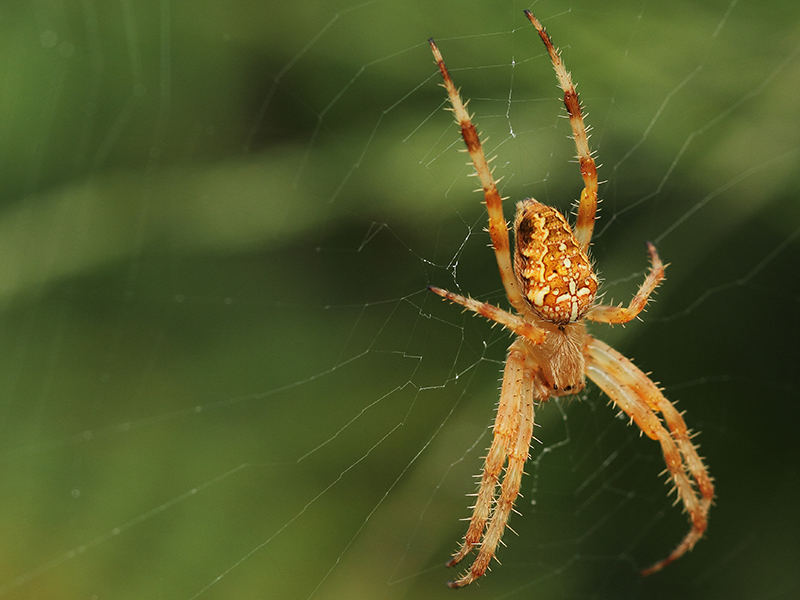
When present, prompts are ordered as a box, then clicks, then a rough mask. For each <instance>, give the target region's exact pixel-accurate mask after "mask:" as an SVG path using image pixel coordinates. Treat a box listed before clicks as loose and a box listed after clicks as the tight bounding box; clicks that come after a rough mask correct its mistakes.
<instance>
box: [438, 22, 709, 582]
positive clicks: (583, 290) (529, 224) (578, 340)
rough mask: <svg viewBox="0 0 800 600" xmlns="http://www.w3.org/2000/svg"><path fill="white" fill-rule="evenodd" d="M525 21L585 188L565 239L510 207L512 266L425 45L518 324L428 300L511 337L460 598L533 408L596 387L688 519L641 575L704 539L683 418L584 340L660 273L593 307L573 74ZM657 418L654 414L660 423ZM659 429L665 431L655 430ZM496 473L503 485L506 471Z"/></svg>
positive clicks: (497, 210)
mask: <svg viewBox="0 0 800 600" xmlns="http://www.w3.org/2000/svg"><path fill="white" fill-rule="evenodd" d="M525 14H526V16H527V17H528V19H529V20H530V22H531V23H533V26H534V27H536V30H537V31H538V32H539V37H541V38H542V41H543V42H544V45H545V47H546V48H547V52H548V53H549V54H550V58H551V60H552V62H553V67H554V68H555V71H556V76H557V77H558V83H559V86H560V87H561V89H562V90H563V91H564V104H565V105H566V108H567V113H568V114H569V121H570V124H571V126H572V133H573V138H574V139H575V145H576V147H577V151H578V156H577V158H578V160H579V163H580V169H581V176H582V177H583V182H584V189H583V191H582V192H581V197H580V201H579V203H578V217H577V223H576V225H575V229H574V230H573V229H572V228H571V227H570V226H569V224H568V223H567V220H566V219H565V218H564V217H563V216H562V214H561V213H560V212H558V211H557V210H556V209H554V208H551V207H550V206H546V205H544V204H541V203H539V202H537V201H536V200H534V199H532V198H528V199H526V200H523V201H522V202H520V203H518V204H517V215H516V218H515V220H514V235H515V250H514V259H513V266H512V259H511V252H510V245H509V239H508V227H507V225H506V221H505V218H504V217H503V207H502V200H503V199H502V198H501V197H500V195H499V193H498V191H497V184H496V182H495V180H494V178H493V176H492V170H491V169H490V168H489V164H488V161H487V160H486V157H485V155H484V153H483V149H482V147H481V142H480V139H479V137H478V133H477V131H476V129H475V126H474V125H473V124H472V121H471V120H470V116H469V114H468V113H467V110H466V106H465V104H464V103H463V102H462V101H461V97H460V96H459V93H458V91H457V90H456V87H455V85H454V84H453V81H452V79H451V78H450V75H449V73H448V72H447V67H445V64H444V60H443V59H442V55H441V53H440V52H439V49H438V48H437V47H436V44H435V43H434V42H433V40H432V39H431V40H429V42H430V45H431V49H432V50H433V55H434V57H435V58H436V63H437V65H438V66H439V70H440V71H441V73H442V77H443V78H444V87H445V88H446V89H447V93H448V95H449V97H450V103H451V104H452V111H453V113H454V114H455V117H456V121H458V124H459V125H460V127H461V135H462V136H463V138H464V141H465V142H466V145H467V150H468V151H469V155H470V158H471V159H472V163H473V165H474V167H475V171H476V174H477V176H478V178H479V179H480V181H481V185H482V187H483V193H484V197H485V200H486V209H487V212H488V213H489V235H490V236H491V238H492V246H493V247H494V252H495V255H496V257H497V264H498V267H499V268H500V277H501V279H502V281H503V286H504V287H505V292H506V296H507V297H508V301H509V302H510V303H511V306H513V307H514V310H515V311H516V312H515V313H509V312H506V311H504V310H502V309H500V308H497V307H496V306H492V305H490V304H486V303H483V302H478V301H476V300H473V299H471V298H465V297H464V296H460V295H458V294H454V293H452V292H448V291H447V290H443V289H441V288H437V287H433V286H431V287H430V288H429V289H430V290H431V291H433V292H435V293H437V294H439V295H440V296H442V297H443V298H445V299H447V300H449V301H451V302H455V303H457V304H461V305H462V306H464V307H466V308H468V309H469V310H472V311H474V312H476V313H478V314H481V315H483V316H484V317H486V318H488V319H491V320H492V321H495V322H497V323H500V324H501V325H503V326H504V327H506V328H507V329H509V330H511V331H513V332H514V333H515V334H517V337H516V339H515V340H514V342H513V343H512V344H511V347H510V348H509V351H508V359H507V360H506V364H505V371H504V374H503V384H502V388H501V392H500V402H499V404H498V408H497V417H496V419H495V422H494V428H493V430H494V437H493V439H492V444H491V446H490V448H489V451H488V453H487V455H486V459H485V464H484V467H483V474H482V477H481V482H480V487H479V489H478V493H477V499H476V502H475V506H474V507H473V509H474V511H473V513H472V518H471V520H470V524H469V528H468V529H467V533H466V535H465V536H464V541H463V542H462V544H461V547H460V548H459V550H458V551H457V552H456V553H455V554H454V555H453V559H452V560H451V561H450V562H448V563H447V564H448V566H453V565H456V564H457V563H459V562H460V561H461V560H462V559H463V558H464V557H466V556H467V554H469V553H470V551H471V550H473V549H474V548H477V550H478V554H477V557H476V558H475V561H474V562H473V563H472V566H471V567H470V568H469V570H468V571H467V572H466V573H465V574H464V575H463V576H461V578H459V579H457V580H456V581H451V582H449V583H448V585H450V586H451V587H454V588H457V587H462V586H465V585H468V584H470V583H472V582H473V581H475V580H476V579H477V578H479V577H481V576H482V575H484V573H486V570H487V569H488V568H489V563H490V561H491V560H492V557H494V555H495V551H496V549H497V545H498V543H499V542H500V539H501V538H502V536H503V532H504V530H505V528H506V525H507V523H508V517H509V515H510V513H511V509H512V508H513V505H514V501H515V500H516V498H517V496H518V494H519V488H520V480H521V478H522V470H523V467H524V465H525V461H526V460H527V458H528V449H529V447H530V442H531V437H532V435H533V407H534V404H535V403H537V402H544V401H546V400H547V399H548V398H550V397H551V396H565V395H569V394H577V393H578V392H580V391H581V390H582V389H583V388H584V386H585V385H586V380H585V378H586V377H587V376H588V377H589V379H591V380H592V381H594V382H595V383H596V384H597V385H598V387H600V389H602V390H603V391H604V392H605V393H606V394H607V395H608V397H609V398H611V401H612V402H613V403H614V404H615V405H616V406H617V407H618V408H620V409H621V410H622V411H624V412H625V413H626V414H627V415H628V416H630V418H631V420H632V421H633V422H634V423H636V425H638V426H639V428H640V429H641V430H642V431H643V432H644V433H645V435H647V436H648V437H650V438H651V439H654V440H657V441H658V442H659V443H660V444H661V450H662V451H663V453H664V459H665V460H666V463H667V470H666V472H667V473H668V477H669V479H670V480H671V481H672V483H673V485H674V487H675V489H677V493H678V498H679V499H680V500H681V502H683V505H684V507H685V510H686V511H687V512H688V513H689V520H690V522H691V529H690V530H689V533H688V534H687V535H686V537H684V539H683V541H682V542H681V543H680V544H678V546H677V548H675V550H673V551H672V553H671V554H670V555H669V556H668V557H667V558H665V559H663V560H661V561H659V562H657V563H656V564H654V565H653V566H651V567H649V568H647V569H645V570H644V571H642V575H649V574H651V573H654V572H656V571H658V570H660V569H662V568H664V567H665V566H667V565H668V564H670V563H671V562H672V561H674V560H676V559H678V558H679V557H681V556H682V555H683V554H685V553H686V552H687V551H689V550H691V549H692V548H693V547H694V545H695V543H697V541H698V540H699V539H700V538H701V537H702V536H703V532H705V530H706V523H707V517H708V510H709V507H710V506H711V501H712V499H713V497H714V486H713V484H712V483H711V478H710V477H709V475H708V471H706V468H705V466H703V461H702V460H701V458H700V457H699V456H698V454H697V448H696V446H695V445H694V444H693V443H692V434H691V433H690V432H689V430H688V429H687V428H686V423H685V422H684V420H683V417H682V416H681V414H680V413H679V412H678V411H677V410H676V409H675V407H674V406H673V405H672V404H671V403H670V402H669V400H667V399H666V398H665V397H664V395H663V394H662V393H661V391H660V390H659V388H658V386H656V384H655V383H653V382H652V381H651V380H650V379H649V378H648V377H647V375H645V374H644V373H643V372H642V371H640V370H639V369H638V368H637V367H636V366H635V365H634V364H633V363H632V362H631V361H629V360H628V359H627V358H625V357H624V356H622V355H621V354H620V353H618V352H617V351H615V350H614V349H612V348H611V347H610V346H608V345H607V344H605V343H603V342H601V341H600V340H598V339H595V338H594V337H592V336H591V335H589V334H588V333H587V332H586V325H585V320H586V319H588V320H590V321H595V322H599V323H611V324H614V323H627V322H628V321H630V320H632V319H634V318H635V317H636V316H637V315H638V314H639V313H640V312H641V311H642V309H643V308H644V307H645V305H646V304H647V301H648V298H649V296H650V294H651V293H652V292H653V290H655V288H656V287H657V286H658V285H659V283H661V280H662V279H663V278H664V265H663V264H662V262H661V260H660V259H659V257H658V254H657V253H656V249H655V247H654V246H653V245H652V244H649V243H648V250H649V253H650V262H651V268H650V272H649V273H648V275H647V277H646V278H645V281H644V283H643V284H642V286H641V287H640V288H639V291H638V292H637V293H636V295H635V296H634V298H633V300H632V301H631V303H630V305H629V306H628V307H622V306H605V305H602V304H596V303H595V296H596V294H597V288H598V279H597V276H596V275H595V274H594V271H593V268H592V264H591V262H590V260H589V257H588V254H587V252H588V249H589V242H590V240H591V237H592V229H593V228H594V221H595V213H596V211H597V169H596V167H595V162H594V159H593V158H592V153H591V152H590V150H589V143H588V135H587V131H586V126H585V124H584V122H583V116H582V115H581V108H580V102H579V100H578V94H577V92H576V91H575V86H574V85H573V84H572V80H571V79H570V75H569V73H568V72H567V70H566V68H565V67H564V63H563V62H562V61H561V57H560V54H559V52H558V51H557V50H556V49H555V47H554V46H553V42H552V41H551V39H550V36H549V35H548V34H547V32H546V31H545V30H544V27H542V25H541V23H539V21H538V20H537V19H536V17H534V16H533V14H531V12H530V11H527V10H526V11H525ZM656 413H661V418H659V416H657V414H656ZM662 418H663V420H664V423H665V424H666V427H667V428H668V429H669V431H667V429H665V428H664V424H662V421H661V419H662ZM504 465H505V474H504V475H503V476H502V481H501V473H502V471H503V466H504Z"/></svg>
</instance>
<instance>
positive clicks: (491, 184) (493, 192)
mask: <svg viewBox="0 0 800 600" xmlns="http://www.w3.org/2000/svg"><path fill="white" fill-rule="evenodd" d="M428 43H429V44H430V45H431V50H432V51H433V56H434V58H435V59H436V64H437V65H438V66H439V71H440V72H441V74H442V78H443V79H444V88H445V89H446V90H447V94H448V96H449V97H450V104H451V105H452V110H453V113H454V114H455V117H456V121H457V122H458V124H459V126H460V127H461V137H463V138H464V142H465V143H466V145H467V151H468V152H469V156H470V158H471V159H472V164H473V166H474V167H475V172H476V173H477V174H478V179H480V181H481V186H482V187H483V196H484V199H485V201H486V211H487V212H488V213H489V235H490V236H491V238H492V246H493V247H494V253H495V256H496V257H497V266H498V268H499V269H500V277H501V279H502V280H503V286H504V287H505V290H506V295H507V296H508V301H509V302H510V303H511V305H512V306H513V307H514V308H515V309H517V311H518V312H524V311H525V300H524V299H523V297H522V294H521V293H520V290H519V285H518V284H517V278H516V276H515V275H514V269H513V267H512V264H511V252H510V245H509V238H508V225H507V224H506V219H505V217H504V216H503V199H502V198H501V197H500V193H499V192H498V191H497V182H496V181H495V180H494V177H493V176H492V169H491V168H489V161H487V160H486V155H485V154H484V153H483V147H482V146H481V140H480V136H478V131H477V130H476V129H475V125H473V124H472V120H471V118H470V115H469V113H468V112H467V107H466V105H465V104H464V103H463V102H462V101H461V96H460V95H459V93H458V90H457V89H456V86H455V84H454V83H453V80H452V79H451V78H450V73H448V72H447V67H446V66H445V64H444V59H443V58H442V54H441V52H439V48H437V46H436V44H435V43H434V41H433V38H431V39H429V40H428Z"/></svg>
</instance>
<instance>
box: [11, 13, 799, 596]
mask: <svg viewBox="0 0 800 600" xmlns="http://www.w3.org/2000/svg"><path fill="white" fill-rule="evenodd" d="M525 8H532V9H533V10H534V11H535V12H536V14H537V16H538V17H539V18H540V19H541V20H542V21H543V22H544V24H545V25H546V26H547V27H548V29H549V31H550V33H551V35H552V36H553V38H554V40H555V42H556V44H557V45H558V46H560V47H561V48H562V50H563V56H564V59H565V61H566V63H567V66H568V68H569V69H570V70H571V71H572V73H573V76H574V79H575V81H576V82H577V84H578V90H579V92H580V93H581V97H582V100H583V102H584V104H585V106H586V108H587V112H588V121H589V123H590V124H591V125H592V126H593V136H592V138H591V143H592V147H593V148H594V149H596V150H597V153H598V160H599V162H600V163H601V164H602V167H601V171H600V173H601V178H602V179H603V180H604V184H603V186H602V187H601V194H602V197H603V203H602V205H601V213H600V219H601V220H600V221H599V223H598V227H597V236H596V238H595V245H594V248H593V252H594V257H595V259H596V260H597V262H598V266H599V269H600V271H601V273H602V275H603V277H604V279H605V288H604V289H605V290H606V293H607V296H606V299H607V300H610V299H611V298H612V297H613V298H614V299H615V300H617V301H620V300H622V299H626V298H628V297H629V295H630V294H631V293H633V291H634V290H635V288H636V285H637V284H638V281H639V280H640V278H641V275H642V272H643V270H644V269H645V267H646V253H645V249H644V242H645V240H652V241H654V242H656V243H657V244H658V247H659V249H660V251H661V254H662V257H663V258H664V259H665V260H666V261H669V262H670V263H671V266H670V267H669V270H668V281H667V282H666V284H665V285H664V286H663V288H662V289H661V290H660V292H659V294H658V300H659V302H658V303H656V304H654V305H652V306H651V308H650V309H649V311H648V313H647V315H646V316H645V318H644V322H643V323H638V322H637V323H634V324H631V325H630V326H628V327H627V328H615V329H610V328H599V327H598V328H597V329H596V333H597V334H598V335H599V336H602V337H603V338H604V339H606V340H607V341H609V342H611V343H613V344H614V345H615V346H616V347H618V348H619V349H620V350H621V351H623V352H625V353H626V354H628V355H630V356H633V357H635V358H636V360H637V363H639V364H640V365H641V366H642V367H643V368H644V369H645V370H646V371H652V372H653V373H654V375H653V376H654V377H655V378H656V379H657V380H659V381H661V382H662V383H663V385H664V386H665V389H666V392H667V395H668V396H669V397H670V398H672V399H674V400H678V401H680V403H679V405H678V406H679V408H680V409H681V410H686V411H687V414H686V418H687V421H688V422H689V424H690V426H691V427H693V428H695V429H696V430H699V431H701V432H702V433H701V435H700V437H698V441H699V442H700V443H701V444H702V454H703V455H705V456H706V457H707V458H708V464H709V466H710V470H711V473H712V475H713V476H714V477H715V478H716V483H717V487H718V506H716V507H714V509H713V510H712V514H711V524H710V529H709V533H708V536H707V539H705V540H703V541H702V542H701V543H700V544H698V546H697V548H696V549H695V551H694V552H693V553H692V554H691V555H689V556H687V557H685V558H684V559H682V560H681V561H679V562H678V563H676V564H675V565H673V566H671V567H670V568H669V569H667V570H666V571H664V572H663V573H660V574H658V575H656V576H653V577H650V578H648V579H646V580H642V579H640V578H639V577H638V575H637V571H638V569H640V568H642V567H643V566H646V565H647V564H649V563H650V562H652V561H653V560H656V559H658V558H661V557H662V556H663V555H664V554H666V553H667V552H668V551H669V550H670V549H671V548H672V545H673V544H675V543H677V541H678V540H679V539H680V538H681V536H682V535H683V534H684V531H685V528H686V524H685V517H684V516H683V515H681V514H680V510H679V509H678V508H671V506H670V503H671V499H670V498H668V497H667V496H666V493H665V491H666V490H665V488H664V486H663V485H662V481H661V480H660V479H659V477H658V473H659V472H660V471H661V470H662V468H663V466H662V459H661V457H660V455H659V452H658V448H657V447H656V446H655V445H654V444H652V442H650V441H649V440H647V439H640V437H639V436H638V434H637V432H636V431H635V430H634V429H633V428H631V427H625V426H624V422H623V421H620V420H618V419H616V417H615V415H614V411H613V410H612V409H611V408H610V407H608V406H606V399H604V398H603V397H602V396H601V395H600V394H599V392H597V390H595V389H591V388H590V390H589V391H588V392H587V394H586V395H585V397H583V398H582V399H581V401H578V400H572V401H565V400H562V401H560V402H551V403H549V404H548V405H547V406H546V407H540V410H539V412H538V415H537V421H538V423H539V424H540V425H541V427H540V428H539V429H537V431H536V436H537V438H538V439H539V440H541V444H539V443H536V444H534V449H533V451H532V461H531V464H530V465H529V468H528V473H529V475H530V476H529V477H528V478H527V479H526V480H525V482H524V484H523V485H524V494H525V500H524V501H522V502H521V503H520V505H519V507H518V508H519V510H520V512H521V513H522V516H516V517H515V518H514V520H513V524H512V525H513V527H514V529H515V531H517V532H518V533H519V537H515V536H514V535H513V534H510V533H509V534H508V535H507V540H506V541H507V542H508V548H505V549H503V550H502V552H501V554H500V559H501V560H502V561H503V565H502V567H499V566H498V567H496V568H495V569H494V571H493V572H492V574H491V575H490V576H489V577H488V578H487V579H485V580H484V581H483V582H481V584H480V585H479V586H478V585H476V586H472V588H471V589H469V590H465V591H463V592H461V593H462V594H466V595H471V596H473V597H500V596H502V597H509V598H510V597H514V598H518V597H519V598H527V597H536V598H560V597H570V598H574V597H593V598H648V599H650V598H661V597H663V598H674V597H681V598H695V597H698V598H699V597H704V598H706V597H724V598H752V597H756V596H758V597H762V596H764V597H771V598H790V597H796V596H797V594H798V585H799V584H798V581H797V577H796V576H795V575H793V567H794V565H796V564H797V563H798V561H800V551H799V550H800V548H798V542H797V539H796V535H795V533H794V532H796V531H797V530H798V525H799V524H798V516H797V515H798V513H797V510H796V507H795V504H796V502H795V498H796V497H797V494H798V492H799V491H800V490H799V489H798V488H799V487H800V482H799V481H798V466H799V465H798V450H800V448H798V442H797V437H796V436H794V423H796V421H797V418H798V414H797V412H798V409H797V406H798V403H797V385H798V375H797V373H798V372H800V364H799V363H800V360H799V359H798V356H800V343H799V342H798V340H800V318H799V317H798V315H799V314H800V311H798V301H799V300H800V284H798V278H797V264H798V261H799V260H800V248H798V244H797V233H798V231H799V230H798V227H800V208H799V207H800V204H799V203H798V198H797V189H798V187H799V185H798V184H799V183H800V182H799V181H798V179H799V178H798V169H797V166H798V156H799V154H798V150H799V148H798V140H800V103H798V102H797V97H798V95H800V45H798V39H800V18H798V17H800V6H798V5H797V4H796V3H789V2H776V3H772V4H769V5H765V4H764V3H758V2H754V1H753V0H739V1H738V2H736V1H733V2H729V1H727V0H707V1H704V2H673V3H657V2H645V3H641V2H631V1H628V0H623V1H622V2H616V3H614V4H613V5H608V4H607V3H599V2H590V1H588V0H573V2H571V3H569V4H566V5H565V4H563V3H556V2H552V1H551V0H545V1H542V2H537V3H535V4H534V5H532V6H530V5H523V4H517V3H513V2H512V3H506V2H486V1H481V2H477V1H468V2H453V1H451V0H446V1H444V2H436V3H425V2H416V1H410V0H409V1H393V0H375V1H368V2H363V3H352V4H350V3H344V2H316V3H314V2H304V3H294V4H292V3H283V4H276V3H271V4H270V3H263V2H254V1H245V0H237V1H234V2H225V3H219V2H196V1H195V2H186V1H183V0H160V1H158V2H156V1H151V0H147V1H142V2H133V0H120V1H119V2H113V3H98V2H92V1H91V0H85V1H83V2H66V3H60V2H54V1H51V0H44V1H41V2H35V3H30V2H20V1H10V2H5V3H3V4H2V5H0V31H1V32H2V34H1V35H0V80H2V82H3V85H2V87H0V90H2V91H0V140H2V143H0V178H2V183H3V185H2V187H0V202H1V203H2V204H0V301H1V302H2V308H3V311H2V313H0V327H2V333H3V335H2V336H0V389H1V390H2V392H3V393H2V400H0V417H1V419H0V423H1V424H2V432H3V436H2V438H0V439H2V442H1V443H0V448H2V456H3V461H2V471H0V472H1V473H2V475H1V476H0V503H2V507H3V510H2V512H1V513H0V514H2V515H3V517H2V518H0V523H2V530H3V536H2V542H0V572H1V573H2V574H3V576H2V578H0V594H2V595H5V596H7V597H10V598H32V597H41V598H56V599H57V598H87V597H88V598H105V597H114V598H151V597H164V598H194V597H200V598H232V597H242V598H247V597H267V598H309V597H315V598H376V597H381V598H401V597H414V598H439V597H450V595H451V594H452V593H453V592H451V591H449V590H448V589H447V588H446V587H445V586H444V582H445V580H446V579H447V578H448V577H449V576H451V573H449V572H447V571H446V570H445V569H444V568H443V563H444V562H445V560H446V557H447V556H448V554H449V552H451V551H452V550H453V549H454V548H455V544H456V541H457V539H458V538H459V536H460V535H462V534H463V530H462V528H463V524H462V523H460V522H459V521H458V518H460V517H464V516H466V515H467V508H466V507H467V504H466V500H465V498H464V494H465V493H467V492H470V491H472V489H471V488H472V485H473V483H472V479H471V476H472V475H473V474H474V473H476V472H477V470H478V468H479V464H480V456H481V455H482V449H483V448H484V447H485V446H486V445H487V443H488V437H487V436H488V434H487V431H486V429H485V428H486V426H487V425H488V424H489V423H490V419H491V417H492V406H493V403H494V402H495V398H496V385H497V377H498V373H499V369H500V368H501V364H502V360H503V356H504V352H505V348H506V347H507V345H508V336H507V335H505V334H503V333H502V332H500V331H498V330H495V329H492V328H491V327H490V326H489V324H487V323H482V322H480V321H479V320H476V319H472V318H470V317H468V316H465V315H461V314H460V313H459V311H458V310H457V309H454V307H452V306H447V305H445V304H443V303H441V302H440V301H438V300H437V299H432V298H430V297H429V296H428V295H427V293H426V291H425V286H426V285H428V284H429V283H435V284H437V285H441V286H445V287H448V288H451V289H460V290H461V291H463V292H465V293H469V294H471V295H473V296H475V297H479V298H481V299H487V300H491V301H493V302H498V303H501V304H503V299H502V291H501V290H500V284H499V279H498V277H497V272H496V266H495V265H494V264H493V261H494V258H493V256H492V253H491V252H490V251H489V250H488V249H487V248H486V243H487V239H486V236H485V234H484V233H483V227H484V219H485V215H484V212H483V208H482V206H481V205H480V201H479V198H478V196H477V195H475V194H473V193H471V189H472V187H474V185H475V183H474V180H469V179H468V178H467V177H466V176H467V175H468V173H469V168H468V167H467V166H465V164H464V160H465V157H464V155H462V154H460V153H458V152H457V151H456V150H457V149H459V148H460V144H459V140H458V132H457V130H456V128H455V126H454V125H453V124H452V119H451V117H450V116H449V115H448V113H446V112H445V111H444V110H442V109H443V108H444V106H445V105H444V92H443V90H442V89H441V88H440V87H438V85H437V84H438V75H437V72H436V69H435V67H434V64H433V61H432V59H431V57H430V52H429V49H428V46H427V43H426V40H427V38H428V37H430V36H434V37H435V38H436V40H437V42H438V43H439V45H440V48H441V49H442V52H443V53H444V56H445V59H446V60H447V62H448V65H449V67H450V69H451V72H452V75H453V77H454V78H455V80H456V83H457V85H459V86H460V87H461V88H462V90H463V93H464V95H465V96H466V97H469V98H472V102H471V104H470V109H471V110H473V111H474V112H475V113H476V121H477V122H478V123H479V125H480V129H481V131H482V132H483V134H484V137H485V138H488V141H487V142H486V147H487V151H488V152H490V153H491V154H497V155H498V158H497V159H496V162H495V165H496V169H497V170H496V175H497V176H502V177H503V180H502V187H503V193H504V195H507V196H509V197H510V198H512V199H515V198H522V197H524V196H535V197H536V198H538V199H540V200H542V201H545V202H548V203H551V204H553V205H556V206H558V207H559V208H561V209H562V210H564V211H568V210H569V207H570V202H571V199H572V198H574V197H575V196H576V195H577V193H578V191H579V186H580V179H579V176H578V168H577V166H576V165H575V164H573V163H571V162H570V161H571V160H572V155H573V154H574V148H573V147H572V146H571V143H570V141H569V140H568V139H567V135H568V133H569V127H568V124H567V123H566V121H565V120H564V119H562V118H561V115H562V112H563V109H562V107H561V104H560V100H559V98H558V91H557V90H556V88H555V78H554V77H553V74H552V69H551V67H550V64H549V61H548V58H547V56H546V53H545V52H544V50H543V49H542V48H541V44H540V43H539V41H538V39H537V38H536V36H535V34H534V33H533V32H532V30H531V28H530V26H529V24H527V21H526V20H525V19H524V16H523V14H522V10H523V9H525ZM509 204H511V202H509ZM511 211H512V209H511V207H510V206H509V207H508V210H507V214H508V216H509V217H510V216H511ZM593 331H595V330H593Z"/></svg>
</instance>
